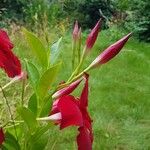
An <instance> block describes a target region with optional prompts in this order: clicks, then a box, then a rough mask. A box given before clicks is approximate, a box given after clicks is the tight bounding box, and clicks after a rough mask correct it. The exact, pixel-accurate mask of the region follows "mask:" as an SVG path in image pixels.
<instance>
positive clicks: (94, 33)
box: [85, 20, 101, 53]
mask: <svg viewBox="0 0 150 150" xmlns="http://www.w3.org/2000/svg"><path fill="white" fill-rule="evenodd" d="M100 25H101V20H99V21H98V22H97V24H96V25H95V27H94V28H93V29H92V30H91V32H90V34H89V35H88V37H87V40H86V51H87V52H88V50H89V49H91V48H92V47H93V45H94V43H95V41H96V39H97V36H98V33H99V30H100ZM85 53H86V52H85Z"/></svg>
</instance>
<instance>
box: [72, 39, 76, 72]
mask: <svg viewBox="0 0 150 150" xmlns="http://www.w3.org/2000/svg"><path fill="white" fill-rule="evenodd" d="M75 51H76V41H73V44H72V70H73V69H74V66H75Z"/></svg>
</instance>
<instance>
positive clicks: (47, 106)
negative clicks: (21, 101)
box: [40, 97, 53, 117]
mask: <svg viewBox="0 0 150 150" xmlns="http://www.w3.org/2000/svg"><path fill="white" fill-rule="evenodd" d="M52 103H53V101H52V97H47V98H45V100H44V103H43V107H42V109H41V113H40V117H45V116H48V114H49V112H50V110H51V106H52Z"/></svg>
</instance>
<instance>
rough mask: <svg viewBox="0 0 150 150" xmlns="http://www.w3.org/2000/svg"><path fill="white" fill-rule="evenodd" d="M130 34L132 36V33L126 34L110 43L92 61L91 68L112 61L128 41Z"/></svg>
mask: <svg viewBox="0 0 150 150" xmlns="http://www.w3.org/2000/svg"><path fill="white" fill-rule="evenodd" d="M130 36H131V33H129V34H128V35H126V36H124V37H123V38H122V39H120V40H119V41H117V42H116V43H114V44H112V45H110V46H109V47H108V48H107V49H106V50H104V51H103V52H102V53H101V54H100V55H99V56H98V57H97V58H96V59H95V60H94V61H93V62H92V63H91V65H90V68H91V67H96V66H98V65H101V64H104V63H107V62H108V61H110V60H111V59H112V58H113V57H115V56H116V55H117V54H118V53H119V52H120V50H121V49H122V48H123V46H124V45H125V43H126V42H127V41H128V39H129V38H130Z"/></svg>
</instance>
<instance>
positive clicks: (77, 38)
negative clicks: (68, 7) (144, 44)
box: [0, 20, 131, 150]
mask: <svg viewBox="0 0 150 150" xmlns="http://www.w3.org/2000/svg"><path fill="white" fill-rule="evenodd" d="M100 26H101V20H99V21H98V22H97V24H96V25H95V27H94V28H93V29H92V30H91V32H90V34H89V35H88V37H87V39H86V42H85V46H84V49H83V51H82V54H80V53H81V50H80V49H81V28H79V26H78V22H77V21H76V23H75V26H74V30H73V34H72V40H73V42H72V69H73V71H72V74H71V76H70V77H69V78H68V80H67V81H66V82H62V83H60V84H59V85H55V84H54V82H55V80H56V77H57V76H58V74H59V69H60V67H61V62H59V63H58V61H57V60H58V57H59V53H60V51H59V46H60V43H61V41H62V38H60V39H59V40H58V41H57V42H56V43H54V44H53V45H52V46H51V48H50V49H49V48H48V47H47V46H45V45H44V44H43V43H42V42H41V40H40V39H39V38H38V37H37V36H35V35H34V34H33V33H31V32H29V31H27V30H26V29H23V30H22V31H23V35H24V37H25V39H26V42H27V44H28V45H29V47H30V50H31V51H32V54H33V56H34V57H35V58H36V62H35V61H34V62H31V61H29V60H28V59H25V64H26V69H25V70H23V68H22V66H21V63H20V60H19V59H18V57H17V56H16V55H15V54H14V53H13V51H12V49H13V44H12V42H11V41H10V39H9V37H8V35H7V33H6V32H5V31H4V30H2V29H1V30H0V67H1V68H2V69H3V70H4V71H5V72H6V74H7V76H8V77H9V78H11V80H10V82H9V83H8V84H6V85H5V86H3V87H1V86H0V91H1V93H2V94H3V97H4V100H5V103H6V105H7V107H8V111H9V114H10V119H9V116H8V118H7V122H4V123H3V124H1V125H0V145H1V147H2V149H4V150H7V149H8V150H10V149H11V150H20V149H24V150H34V149H40V150H42V149H45V148H46V145H47V143H48V139H49V138H48V134H46V133H47V132H50V129H51V125H52V124H51V123H52V122H53V123H54V125H59V126H60V129H64V128H68V127H69V126H76V127H77V128H78V131H77V132H78V133H77V134H78V135H77V138H76V141H77V146H78V150H92V143H93V131H92V119H91V117H90V115H89V112H88V93H89V91H88V89H89V85H88V81H89V71H90V70H91V69H94V68H97V67H100V66H101V65H103V64H105V63H107V62H108V61H110V60H111V59H112V58H113V57H115V56H116V55H117V54H118V53H119V52H120V50H121V49H122V47H123V46H124V45H125V43H126V42H127V41H128V39H129V37H130V36H131V33H129V34H128V35H126V36H124V37H123V38H122V39H120V40H119V41H117V42H116V43H114V44H112V45H110V46H109V47H108V48H107V49H106V50H104V51H103V52H102V53H101V54H100V55H99V56H97V58H96V59H95V60H94V61H93V62H92V63H91V64H90V65H89V66H87V68H85V69H83V70H81V67H82V65H83V63H84V60H85V59H86V57H88V54H89V53H90V51H91V50H92V47H93V46H94V43H95V42H96V39H97V37H98V33H99V31H100ZM76 54H77V57H75V56H76ZM75 62H78V65H75ZM28 80H29V84H30V85H31V87H32V89H33V94H32V96H31V97H30V98H29V99H28V101H27V102H24V99H23V96H22V98H21V103H20V104H19V107H17V108H16V110H17V112H16V113H14V111H12V110H11V109H12V108H11V107H10V105H9V102H8V100H7V95H6V93H5V88H7V87H8V86H10V85H12V84H13V83H14V82H17V81H23V89H22V95H24V92H25V83H26V82H28ZM81 82H83V83H84V85H83V89H82V91H81V95H80V96H79V97H75V96H73V95H71V93H72V92H73V91H74V90H75V89H76V88H77V87H78V86H79V85H80V83H81ZM41 139H44V140H41ZM40 140H41V141H42V142H39V141H40Z"/></svg>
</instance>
